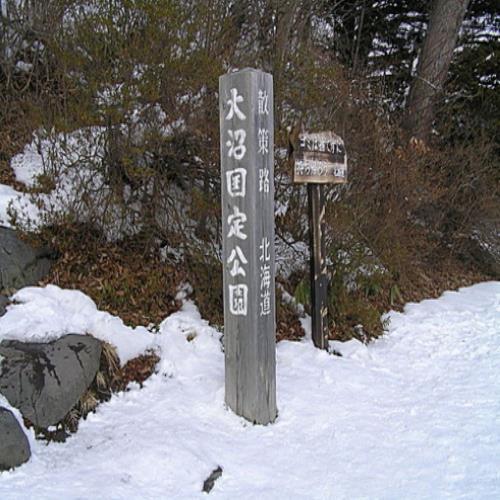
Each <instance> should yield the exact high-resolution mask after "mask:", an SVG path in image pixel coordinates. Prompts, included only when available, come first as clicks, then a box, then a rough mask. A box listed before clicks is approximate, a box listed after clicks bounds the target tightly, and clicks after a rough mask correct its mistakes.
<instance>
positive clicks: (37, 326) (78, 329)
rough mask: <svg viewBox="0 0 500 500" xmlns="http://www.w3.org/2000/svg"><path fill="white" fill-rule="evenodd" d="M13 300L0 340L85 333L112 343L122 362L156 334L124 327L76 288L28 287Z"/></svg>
mask: <svg viewBox="0 0 500 500" xmlns="http://www.w3.org/2000/svg"><path fill="white" fill-rule="evenodd" d="M12 299H13V300H14V301H16V302H19V303H18V304H14V305H11V306H9V307H8V308H7V312H6V314H5V315H4V316H2V317H1V318H0V340H7V339H9V340H21V341H24V342H48V341H51V340H55V339H58V338H60V337H62V336H63V335H67V334H69V333H79V334H82V335H84V334H87V333H88V334H90V335H92V336H94V337H96V338H98V339H100V340H104V341H106V342H109V343H110V344H113V345H114V346H115V347H116V348H117V352H118V356H119V357H120V361H121V362H122V364H124V363H126V362H127V361H129V360H130V359H132V358H134V357H136V356H138V355H139V354H143V353H144V352H145V351H146V350H147V349H150V348H153V346H154V340H155V339H154V337H155V336H154V335H153V334H152V333H151V332H149V331H148V330H147V329H146V328H144V327H137V328H131V327H128V326H125V324H124V323H123V321H122V320H121V319H120V318H117V317H116V316H113V315H111V314H109V313H107V312H103V311H99V310H98V309H97V307H96V305H95V303H94V302H93V301H92V299H90V298H89V297H88V296H87V295H85V294H84V293H82V292H79V291H77V290H63V289H61V288H59V287H57V286H55V285H47V286H46V287H44V288H39V287H27V288H23V289H21V290H20V291H19V292H17V293H16V294H15V295H14V296H13V297H12Z"/></svg>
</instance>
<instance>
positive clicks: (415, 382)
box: [0, 282, 500, 500]
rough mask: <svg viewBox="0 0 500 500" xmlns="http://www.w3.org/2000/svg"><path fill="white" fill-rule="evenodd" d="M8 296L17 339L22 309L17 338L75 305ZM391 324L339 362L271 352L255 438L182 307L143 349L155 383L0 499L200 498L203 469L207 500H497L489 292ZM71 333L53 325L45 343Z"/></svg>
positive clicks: (205, 337) (123, 399) (412, 309)
mask: <svg viewBox="0 0 500 500" xmlns="http://www.w3.org/2000/svg"><path fill="white" fill-rule="evenodd" d="M59 292H61V293H59ZM49 293H52V297H53V300H52V299H51V300H49V299H47V300H46V301H45V302H43V307H44V308H45V309H44V313H43V315H42V314H38V315H37V314H36V309H37V308H38V307H42V302H40V301H41V300H42V299H41V297H43V296H44V295H45V294H47V295H48V294H49ZM22 294H24V295H22V296H20V297H18V299H19V300H20V301H22V302H24V303H23V304H20V305H14V306H10V308H9V311H8V313H7V315H6V316H4V318H2V320H0V332H1V331H5V328H7V326H8V327H9V328H10V330H9V331H10V335H13V336H15V335H16V332H15V328H14V327H13V325H14V323H15V322H16V321H19V317H20V316H19V313H20V311H21V308H22V307H25V308H28V309H26V310H27V311H28V310H30V311H31V316H32V319H33V318H34V319H33V323H32V324H31V326H33V327H35V326H36V322H37V321H39V322H41V321H44V320H43V317H46V318H52V320H47V321H52V324H53V325H57V324H58V321H59V320H58V312H57V311H67V310H71V307H72V306H71V304H69V303H66V302H67V301H69V302H71V301H73V300H75V297H76V296H74V297H73V296H71V295H70V294H65V293H63V292H62V291H58V290H57V289H56V288H55V287H54V288H52V289H49V291H45V292H44V291H40V290H39V291H38V292H36V291H34V289H31V291H30V292H29V293H27V292H22ZM56 299H57V300H56ZM79 300H82V301H83V299H82V298H81V297H80V296H79ZM37 301H38V302H37ZM36 304H39V305H36ZM30 308H31V309H30ZM16 311H17V312H16ZM86 311H87V313H86V316H87V319H86V320H85V321H87V323H85V325H83V323H82V321H83V320H82V318H81V315H78V314H77V313H76V312H75V313H74V315H73V316H74V321H75V323H77V326H78V325H79V327H80V328H84V327H85V328H94V333H95V332H96V330H99V329H100V328H105V326H106V321H104V319H106V318H108V317H104V316H100V322H99V321H93V320H92V317H94V316H95V317H97V316H96V315H98V314H101V315H102V314H104V313H99V312H98V311H97V310H96V309H95V308H93V307H92V306H91V304H89V303H87V309H86ZM37 318H38V319H37ZM390 319H391V324H390V327H389V331H388V333H387V335H386V336H384V337H383V338H382V339H380V340H378V341H377V342H374V343H373V344H371V345H369V346H368V347H366V346H364V345H362V344H360V343H358V342H356V341H351V342H349V343H346V344H339V343H334V347H335V349H336V350H339V351H341V352H342V353H343V354H344V356H343V357H338V356H333V355H329V354H327V353H326V352H322V351H319V350H317V349H315V348H314V347H313V346H312V344H311V342H310V341H309V340H305V341H303V342H299V343H292V342H281V343H280V344H279V345H278V346H277V361H278V363H277V371H278V405H279V417H278V420H277V421H276V423H274V424H273V425H269V426H266V427H263V426H253V425H250V424H248V423H246V422H245V421H244V420H242V419H240V418H238V417H237V416H235V415H234V414H233V413H231V412H230V411H228V410H227V409H226V408H225V406H224V369H223V365H224V355H223V353H222V351H221V344H220V334H219V333H218V332H217V331H216V330H214V329H213V328H211V327H210V326H209V325H208V324H207V323H206V322H205V321H204V320H202V318H201V317H200V315H199V313H198V311H197V309H196V307H195V306H194V305H193V304H192V303H190V302H186V303H185V304H184V307H183V309H182V310H181V311H180V312H178V313H175V314H173V315H171V316H170V317H168V318H167V319H166V320H165V321H164V322H163V323H162V325H161V328H160V333H159V334H158V335H156V336H155V337H154V340H153V343H154V344H155V345H156V346H157V348H158V349H159V350H160V351H161V361H160V364H159V373H157V374H156V375H154V376H153V377H152V378H150V379H149V380H148V381H147V383H146V384H145V387H144V388H143V389H141V390H139V389H138V388H137V387H132V388H131V390H130V391H129V392H125V393H122V394H118V395H116V396H115V397H114V398H113V399H112V400H111V401H110V402H109V403H106V404H103V405H101V406H100V407H99V408H98V410H97V412H96V413H95V414H92V415H90V416H89V418H88V419H87V420H86V421H84V422H82V423H81V426H80V430H79V431H78V433H77V434H76V435H75V436H73V437H72V438H70V439H69V440H68V441H67V442H66V443H64V444H58V443H52V444H50V445H48V446H47V445H45V444H44V443H42V442H37V443H36V444H35V445H34V448H33V457H32V459H31V461H30V462H29V463H27V464H26V465H24V466H22V467H20V468H19V469H17V470H14V471H10V472H4V473H2V474H0V498H1V499H3V500H8V499H26V498H29V499H127V500H128V499H167V498H168V499H171V498H189V499H191V498H204V497H205V496H206V494H205V493H201V489H202V485H203V481H204V480H205V478H206V477H207V476H208V475H209V474H210V472H211V471H212V470H214V469H215V468H216V467H217V466H218V465H220V466H221V467H222V468H223V474H222V477H221V478H220V479H219V480H218V481H217V482H216V483H215V487H214V489H213V491H212V492H211V493H210V497H211V498H214V499H216V498H225V499H234V498H238V499H239V500H243V499H282V498H286V499H360V498H365V499H368V498H369V499H382V498H383V499H407V498H411V499H440V498H460V499H463V498H470V499H498V498H500V379H499V374H500V282H490V283H483V284H480V285H476V286H473V287H470V288H466V289H462V290H460V291H459V292H448V293H446V294H444V295H443V296H442V297H441V298H439V299H437V300H427V301H424V302H421V303H419V304H408V305H407V307H406V308H405V311H404V313H391V314H390ZM108 320H109V318H108ZM72 321H73V319H72V317H71V315H70V314H69V313H68V314H65V323H64V328H59V330H61V331H62V330H63V329H71V328H72V326H73V325H72ZM109 321H111V320H109ZM117 321H119V320H117ZM78 322H79V323H78ZM25 326H27V324H26V325H25ZM38 327H39V328H41V326H40V324H39V325H38ZM113 328H114V330H115V331H116V332H118V330H119V328H118V326H117V324H115V325H114V327H113ZM123 328H126V327H123ZM56 330H58V327H57V328H53V332H52V334H53V335H56V334H57V331H56ZM142 333H143V334H144V335H146V336H147V337H148V339H150V337H149V334H146V333H145V332H142ZM136 334H137V335H140V334H141V332H136ZM116 335H117V336H119V332H118V333H116ZM193 336H195V338H194V339H193V340H191V341H188V338H189V339H192V337H193ZM148 343H149V340H148Z"/></svg>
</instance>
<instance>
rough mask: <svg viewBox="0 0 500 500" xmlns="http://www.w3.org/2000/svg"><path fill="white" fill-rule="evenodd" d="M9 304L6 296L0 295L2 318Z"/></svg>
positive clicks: (0, 314) (0, 313)
mask: <svg viewBox="0 0 500 500" xmlns="http://www.w3.org/2000/svg"><path fill="white" fill-rule="evenodd" d="M8 303H9V299H8V298H7V297H5V295H0V316H3V315H4V314H5V312H6V309H5V307H6V306H7V304H8Z"/></svg>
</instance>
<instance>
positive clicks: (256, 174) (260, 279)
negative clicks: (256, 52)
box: [219, 69, 277, 424]
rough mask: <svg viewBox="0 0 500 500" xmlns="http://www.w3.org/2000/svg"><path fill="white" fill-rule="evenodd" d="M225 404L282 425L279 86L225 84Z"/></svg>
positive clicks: (245, 78)
mask: <svg viewBox="0 0 500 500" xmlns="http://www.w3.org/2000/svg"><path fill="white" fill-rule="evenodd" d="M219 110H220V137H221V143H220V152H221V170H222V171H221V175H222V182H221V185H222V236H223V245H222V247H223V253H222V259H223V268H224V271H223V272H224V348H225V368H226V373H225V379H226V380H225V384H226V394H225V398H226V403H227V405H228V406H229V407H230V408H231V409H232V410H233V411H234V412H235V413H237V414H238V415H240V416H242V417H245V418H246V419H248V420H250V421H251V422H255V423H258V424H268V423H270V422H272V421H273V420H274V419H275V418H276V414H277V409H276V346H275V343H276V341H275V336H276V333H275V332H276V312H275V281H274V261H275V259H274V174H273V171H274V122H273V79H272V76H271V75H270V74H267V73H264V72H262V71H257V70H254V69H244V70H241V71H238V72H235V73H231V74H227V75H224V76H221V77H220V79H219Z"/></svg>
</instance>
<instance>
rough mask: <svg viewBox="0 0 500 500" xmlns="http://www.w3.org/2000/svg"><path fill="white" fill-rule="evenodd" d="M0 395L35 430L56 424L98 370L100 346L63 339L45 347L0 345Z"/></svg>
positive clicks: (6, 342)
mask: <svg viewBox="0 0 500 500" xmlns="http://www.w3.org/2000/svg"><path fill="white" fill-rule="evenodd" d="M2 356H3V358H4V359H3V360H2V362H1V365H0V393H1V394H3V395H4V396H5V397H6V398H7V399H8V400H9V403H10V404H11V405H12V406H14V407H15V408H19V410H20V411H21V413H22V414H23V416H24V417H25V418H27V419H28V420H30V421H31V422H32V423H33V424H35V425H36V426H37V427H43V428H46V427H49V426H51V425H54V424H56V423H57V422H59V421H60V420H61V419H62V418H64V416H65V415H66V414H67V413H68V412H69V410H71V408H72V407H73V406H74V405H75V403H76V402H77V401H78V400H79V399H80V397H81V396H82V394H83V393H84V392H85V391H86V390H87V389H88V387H89V386H90V384H91V383H92V381H93V380H94V377H95V375H96V373H97V370H98V368H99V361H100V356H101V343H100V342H99V341H98V340H97V339H95V338H93V337H89V336H87V335H74V334H70V335H66V336H64V337H62V338H60V339H59V340H56V341H54V342H50V343H47V344H35V343H23V342H18V341H15V340H4V341H3V342H1V343H0V357H2Z"/></svg>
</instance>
